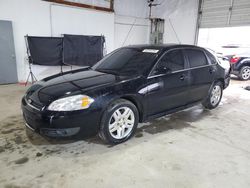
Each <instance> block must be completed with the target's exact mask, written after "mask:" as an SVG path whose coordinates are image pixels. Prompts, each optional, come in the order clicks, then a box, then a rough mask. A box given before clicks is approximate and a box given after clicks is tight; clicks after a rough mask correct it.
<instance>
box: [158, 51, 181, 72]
mask: <svg viewBox="0 0 250 188" xmlns="http://www.w3.org/2000/svg"><path fill="white" fill-rule="evenodd" d="M166 68H167V69H168V70H169V71H171V72H174V71H179V70H183V69H184V58H183V55H182V51H181V50H172V51H170V52H167V53H166V54H165V55H164V56H163V57H162V58H161V59H160V61H159V62H158V64H157V66H156V68H155V70H154V72H153V74H154V75H156V74H160V72H161V69H166Z"/></svg>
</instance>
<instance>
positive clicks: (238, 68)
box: [228, 52, 250, 80]
mask: <svg viewBox="0 0 250 188" xmlns="http://www.w3.org/2000/svg"><path fill="white" fill-rule="evenodd" d="M228 57H230V63H231V68H232V72H231V74H234V75H235V76H238V77H239V78H240V79H241V80H249V79H250V53H249V52H248V53H242V54H239V55H234V56H228Z"/></svg>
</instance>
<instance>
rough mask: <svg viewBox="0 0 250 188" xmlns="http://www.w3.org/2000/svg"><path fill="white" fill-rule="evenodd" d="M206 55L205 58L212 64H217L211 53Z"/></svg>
mask: <svg viewBox="0 0 250 188" xmlns="http://www.w3.org/2000/svg"><path fill="white" fill-rule="evenodd" d="M206 54H207V56H208V58H209V59H210V61H211V63H212V64H216V63H217V60H216V58H215V56H214V55H213V54H212V53H210V52H207V53H206Z"/></svg>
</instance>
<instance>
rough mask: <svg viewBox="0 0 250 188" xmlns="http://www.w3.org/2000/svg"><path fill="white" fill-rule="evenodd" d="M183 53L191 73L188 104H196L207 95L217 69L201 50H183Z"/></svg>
mask: <svg viewBox="0 0 250 188" xmlns="http://www.w3.org/2000/svg"><path fill="white" fill-rule="evenodd" d="M184 53H185V56H186V59H187V60H188V63H189V69H190V73H191V75H190V76H191V77H190V82H191V83H190V93H189V102H190V103H192V102H197V101H200V100H202V99H204V98H205V97H206V96H207V95H208V91H209V89H210V86H211V85H212V83H213V81H214V79H215V74H216V69H217V67H216V65H213V64H211V62H210V61H209V60H208V58H207V56H206V54H205V53H204V51H203V50H202V49H196V48H192V49H185V50H184Z"/></svg>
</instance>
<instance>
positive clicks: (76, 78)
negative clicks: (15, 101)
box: [26, 69, 124, 105]
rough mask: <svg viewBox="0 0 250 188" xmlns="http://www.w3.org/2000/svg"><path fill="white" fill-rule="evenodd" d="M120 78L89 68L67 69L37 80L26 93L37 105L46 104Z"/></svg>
mask: <svg viewBox="0 0 250 188" xmlns="http://www.w3.org/2000/svg"><path fill="white" fill-rule="evenodd" d="M122 79H124V78H122V77H120V76H116V75H113V74H108V73H103V72H98V71H94V70H90V69H84V70H76V71H69V72H65V73H62V74H57V75H53V76H50V77H48V78H45V79H43V80H41V81H39V82H38V83H36V84H34V85H33V86H31V87H30V89H29V90H28V91H27V94H26V95H27V97H28V98H29V99H31V100H32V101H34V102H35V103H37V104H38V105H46V104H48V103H50V102H51V101H54V100H56V99H58V98H61V97H64V96H67V95H71V94H77V93H83V92H84V91H88V90H91V89H94V88H97V87H102V86H108V85H110V84H114V83H116V82H119V81H121V80H122Z"/></svg>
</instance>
